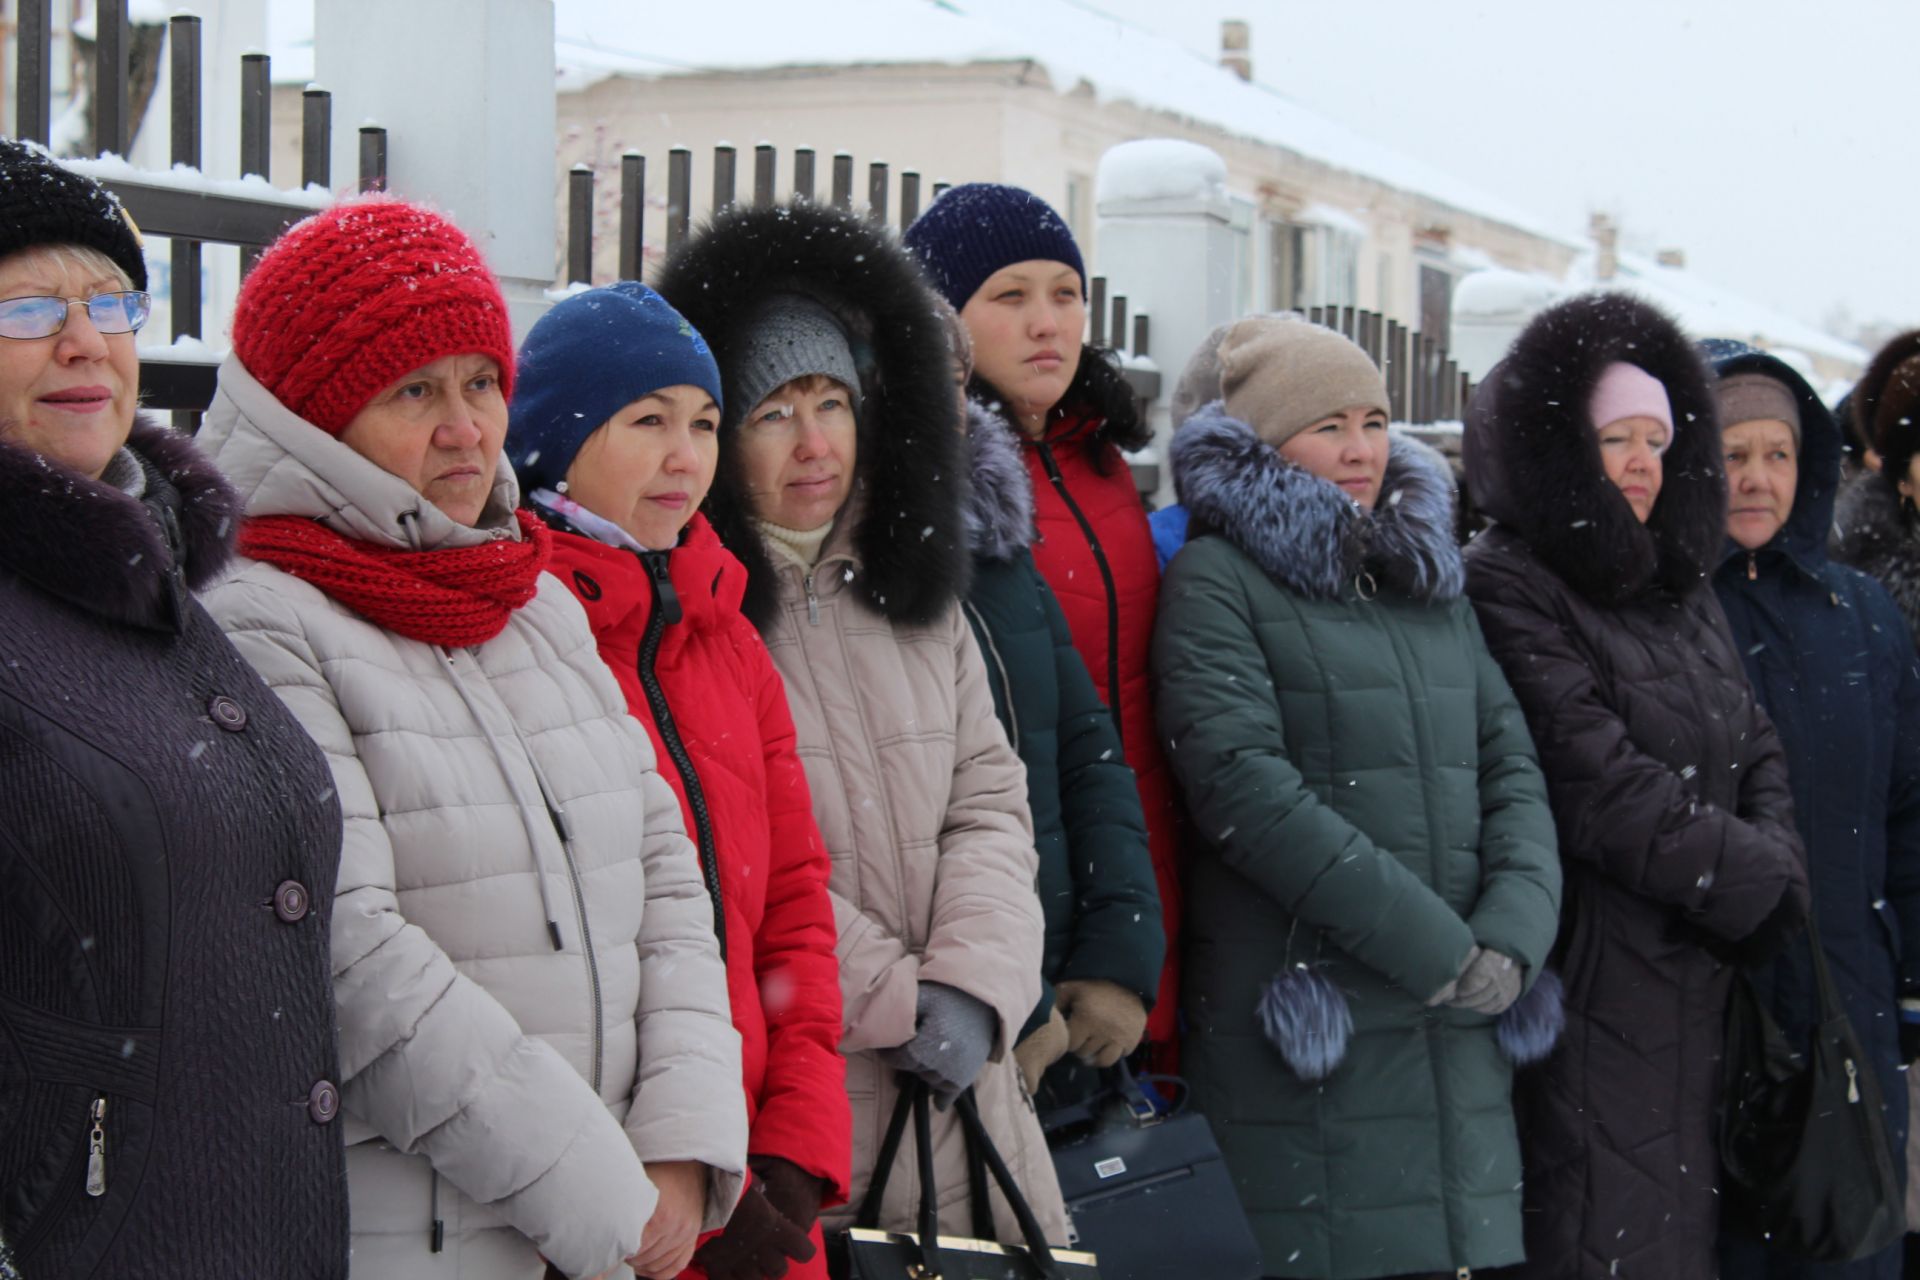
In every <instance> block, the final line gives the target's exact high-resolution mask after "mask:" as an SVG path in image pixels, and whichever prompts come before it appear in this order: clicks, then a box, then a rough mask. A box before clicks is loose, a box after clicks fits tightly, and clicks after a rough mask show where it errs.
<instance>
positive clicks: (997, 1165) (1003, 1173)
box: [953, 1087, 1064, 1280]
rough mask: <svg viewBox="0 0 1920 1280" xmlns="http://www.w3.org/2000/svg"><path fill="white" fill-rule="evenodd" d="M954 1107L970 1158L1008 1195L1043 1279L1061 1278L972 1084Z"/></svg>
mask: <svg viewBox="0 0 1920 1280" xmlns="http://www.w3.org/2000/svg"><path fill="white" fill-rule="evenodd" d="M953 1109H954V1110H955V1111H957V1112H959V1113H960V1124H961V1126H962V1127H963V1128H964V1129H965V1130H966V1135H967V1147H968V1151H969V1158H972V1157H973V1155H975V1154H977V1155H978V1157H979V1159H980V1160H981V1161H983V1162H984V1163H985V1165H986V1167H987V1172H989V1173H991V1174H992V1175H993V1180H994V1181H995V1182H997V1183H999V1184H1000V1194H1001V1195H1003V1196H1005V1197H1006V1198H1007V1207H1008V1208H1010V1209H1012V1210H1013V1217H1014V1220H1015V1221H1016V1222H1018V1223H1019V1224H1020V1234H1021V1235H1023V1236H1025V1237H1026V1240H1027V1252H1028V1253H1029V1254H1031V1255H1032V1257H1033V1263H1034V1265H1035V1266H1036V1267H1038V1268H1039V1269H1040V1274H1041V1275H1042V1276H1044V1277H1046V1280H1064V1273H1063V1272H1062V1271H1061V1270H1060V1263H1059V1262H1058V1261H1057V1260H1056V1259H1055V1258H1054V1256H1053V1250H1052V1249H1051V1248H1049V1247H1048V1245H1047V1234H1046V1232H1045V1231H1044V1230H1042V1229H1041V1226H1040V1219H1039V1218H1037V1217H1035V1216H1034V1213H1033V1206H1032V1205H1029V1204H1028V1203H1027V1198H1026V1196H1024V1195H1022V1194H1021V1191H1020V1185H1019V1184H1018V1183H1016V1182H1015V1181H1014V1180H1013V1171H1012V1170H1011V1169H1009V1168H1007V1162H1006V1161H1005V1160H1004V1159H1002V1158H1001V1155H1000V1150H999V1148H998V1147H995V1146H994V1145H993V1139H992V1138H989V1137H988V1136H987V1126H986V1125H985V1124H984V1123H983V1122H982V1121H981V1119H980V1105H979V1103H978V1102H976V1101H975V1100H974V1096H973V1089H972V1088H971V1087H968V1088H967V1089H965V1090H962V1091H961V1094H960V1096H959V1097H958V1098H956V1099H954V1103H953Z"/></svg>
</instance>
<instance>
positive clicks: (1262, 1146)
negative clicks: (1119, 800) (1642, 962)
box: [1154, 406, 1560, 1280]
mask: <svg viewBox="0 0 1920 1280" xmlns="http://www.w3.org/2000/svg"><path fill="white" fill-rule="evenodd" d="M1173 459H1174V467H1175V477H1176V480H1177V482H1178V484H1179V487H1180V492H1181V498H1182V500H1183V501H1184V502H1185V504H1186V506H1187V508H1188V510H1189V512H1190V513H1191V517H1192V535H1193V536H1192V540H1191V541H1190V542H1189V543H1188V544H1187V546H1186V547H1185V548H1184V549H1183V550H1182V551H1181V552H1180V553H1179V554H1178V555H1177V556H1176V557H1175V558H1174V560H1173V562H1172V564H1171V565H1169V566H1168V570H1167V579H1166V583H1165V586H1164V587H1163V589H1162V593H1161V605H1160V617H1159V624H1158V627H1157V630H1156V632H1155V636H1154V671H1155V675H1156V678H1157V680H1158V683H1159V712H1160V726H1161V731H1162V733H1163V734H1165V736H1166V737H1167V739H1168V741H1169V744H1170V758H1171V759H1172V761H1173V764H1174V769H1175V772H1176V773H1177V774H1178V776H1179V779H1180V782H1181V784H1182V786H1183V788H1184V790H1185V794H1186V797H1187V802H1188V805H1189V807H1190V809H1191V812H1192V815H1193V820H1194V823H1195V826H1196V827H1197V828H1198V831H1199V834H1200V836H1201V837H1202V841H1201V848H1200V850H1199V852H1198V854H1197V856H1196V858H1195V860H1194V865H1193V867H1192V870H1191V873H1190V881H1189V885H1188V890H1187V893H1188V897H1187V922H1186V929H1187V934H1186V937H1187V939H1188V951H1187V956H1186V966H1187V967H1186V979H1185V986H1184V991H1183V997H1182V998H1183V1003H1184V1007H1185V1011H1186V1016H1187V1019H1188V1038H1187V1040H1186V1042H1185V1046H1186V1047H1185V1067H1186V1074H1187V1076H1188V1078H1189V1081H1190V1083H1191V1084H1192V1086H1193V1094H1194V1100H1195V1102H1196V1103H1197V1105H1198V1106H1199V1107H1200V1108H1201V1110H1202V1111H1204V1113H1205V1114H1206V1115H1207V1116H1208V1118H1209V1119H1210V1120H1211V1121H1212V1123H1213V1127H1214V1131H1215V1133H1216V1134H1217V1136H1218V1138H1219V1140H1220V1145H1221V1148H1222V1150H1223V1152H1224V1154H1225V1156H1226V1159H1227V1163H1228V1166H1229V1168H1230V1169H1231V1171H1232V1173H1233V1176H1234V1180H1235V1182H1236V1184H1237V1185H1238V1187H1239V1189H1240V1194H1241V1199H1242V1202H1243V1204H1244V1205H1245V1207H1246V1209H1247V1212H1248V1215H1249V1217H1250V1218H1251V1219H1252V1222H1253V1226H1254V1231H1255V1234H1256V1235H1257V1236H1258V1238H1259V1240H1260V1244H1261V1248H1262V1250H1263V1251H1264V1253H1265V1269H1266V1271H1267V1273H1268V1274H1270V1275H1277V1276H1299V1277H1319V1278H1323V1280H1360V1278H1362V1277H1377V1276H1400V1275H1405V1274H1410V1273H1429V1272H1435V1271H1441V1270H1448V1271H1451V1270H1453V1269H1454V1268H1457V1267H1472V1268H1480V1267H1491V1266H1498V1265H1501V1264H1505V1263H1511V1262H1515V1261H1518V1260H1519V1259H1520V1257H1521V1230H1520V1152H1519V1145H1518V1141H1517V1139H1516V1137H1515V1133H1514V1124H1513V1115H1512V1109H1511V1106H1510V1104H1509V1094H1510V1087H1511V1072H1512V1068H1511V1066H1510V1064H1509V1062H1508V1061H1507V1059H1506V1057H1505V1056H1504V1055H1503V1052H1502V1048H1501V1043H1500V1039H1499V1038H1497V1037H1496V1034H1495V1028H1496V1021H1495V1019H1493V1018H1491V1017H1488V1016H1485V1015H1482V1014H1477V1013H1473V1012H1470V1011H1467V1010H1464V1009H1455V1008H1445V1007H1443V1008H1439V1009H1428V1008H1427V1007H1426V1005H1425V1002H1426V1001H1427V999H1428V998H1429V997H1431V996H1433V995H1434V994H1436V993H1437V992H1438V991H1440V989H1441V988H1442V987H1444V986H1445V985H1446V984H1447V983H1448V982H1450V981H1451V980H1452V979H1453V978H1454V977H1455V976H1456V974H1457V973H1458V972H1459V970H1460V968H1461V965H1462V963H1463V962H1464V961H1465V959H1466V958H1467V956H1468V953H1469V950H1470V949H1471V948H1472V947H1473V946H1474V945H1476V944H1478V945H1480V946H1482V947H1486V948H1490V949H1492V950H1494V951H1498V952H1500V953H1502V954H1504V955H1507V956H1511V957H1512V958H1513V959H1514V960H1516V961H1518V962H1519V963H1520V964H1521V965H1522V966H1524V968H1525V971H1526V975H1527V980H1528V981H1529V983H1531V982H1532V980H1533V979H1534V978H1535V977H1537V976H1538V974H1539V971H1540V966H1541V965H1542V964H1543V963H1544V961H1545V958H1546V955H1547V952H1548V950H1549V948H1550V947H1551V945H1552V943H1553V938H1554V933H1555V929H1556V927H1557V924H1558V910H1559V894H1560V870H1559V862H1558V857H1557V852H1556V847H1555V840H1554V828H1553V818H1552V815H1551V813H1550V812H1549V809H1548V806H1547V795H1546V787H1545V784H1544V782H1543V781H1542V778H1541V775H1540V770H1539V766H1538V764H1537V763H1536V760H1535V756H1534V750H1533V744H1532V741H1531V739H1530V738H1529V737H1528V734H1527V729H1526V724H1525V721H1524V720H1523V719H1522V717H1521V714H1520V711H1519V709H1518V707H1517V706H1516V705H1515V703H1514V699H1513V695H1512V693H1511V691H1510V690H1509V689H1508V687H1507V682H1506V680H1505V678H1504V677H1503V676H1502V675H1501V673H1500V669H1499V667H1498V666H1496V665H1495V664H1494V662H1493V659H1492V658H1491V657H1490V656H1489V655H1488V653H1487V649H1486V645H1485V643H1484V642H1483V641H1482V639H1481V636H1480V631H1479V627H1478V625H1477V624H1476V622H1475V620H1474V615H1473V611H1472V609H1471V608H1470V607H1469V606H1468V604H1467V603H1466V601H1465V600H1464V599H1462V598H1461V585H1462V579H1463V572H1462V569H1461V563H1460V556H1459V552H1458V550H1457V548H1455V546H1454V545H1453V541H1452V537H1451V529H1452V519H1453V517H1452V504H1453V493H1452V483H1451V479H1450V477H1449V475H1448V472H1447V470H1446V466H1445V463H1444V462H1443V461H1442V460H1441V459H1440V458H1439V457H1438V455H1437V454H1434V453H1433V452H1432V451H1431V450H1429V449H1427V448H1425V447H1424V446H1422V445H1419V444H1417V443H1416V442H1413V441H1410V440H1402V439H1396V440H1395V441H1394V442H1393V445H1392V453H1391V455H1390V460H1389V463H1388V468H1387V473H1386V479H1385V483H1384V485H1383V486H1382V493H1381V497H1380V500H1379V502H1378V504H1377V508H1376V510H1377V514H1374V515H1371V516H1370V515H1368V514H1367V513H1365V512H1364V511H1363V510H1362V509H1361V508H1359V507H1357V506H1355V505H1354V504H1353V503H1352V502H1350V501H1349V500H1348V499H1347V498H1346V497H1345V495H1344V494H1342V493H1341V492H1340V491H1339V490H1338V489H1336V488H1335V487H1334V486H1333V485H1332V484H1330V483H1328V482H1326V481H1323V480H1319V479H1316V478H1314V477H1313V476H1311V475H1309V474H1308V473H1306V472H1304V471H1301V470H1300V469H1298V468H1296V467H1294V466H1292V465H1291V464H1289V463H1287V462H1286V461H1285V460H1283V459H1282V458H1281V457H1280V455H1279V454H1278V453H1276V452H1275V451H1274V450H1272V449H1271V448H1269V447H1268V446H1266V445H1264V444H1262V443H1261V442H1260V441H1259V440H1258V439H1257V438H1256V437H1255V436H1254V435H1253V433H1252V431H1251V430H1250V429H1249V428H1248V427H1247V426H1246V425H1245V424H1243V423H1240V422H1237V421H1235V420H1233V419H1231V418H1228V417H1226V416H1225V414H1224V413H1223V412H1222V411H1221V410H1220V408H1219V406H1214V407H1212V408H1210V409H1208V410H1203V411H1202V413H1201V414H1199V415H1196V416H1195V417H1194V418H1192V419H1190V420H1189V421H1188V423H1187V424H1186V425H1185V426H1184V427H1183V428H1182V429H1181V431H1180V432H1179V434H1178V435H1177V436H1176V437H1175V442H1174V447H1173ZM1300 964H1306V965H1308V966H1310V968H1311V970H1312V971H1313V972H1315V973H1317V974H1319V975H1320V976H1322V977H1325V978H1326V979H1328V980H1329V981H1330V983H1331V986H1332V988H1333V989H1334V990H1336V991H1337V992H1338V993H1339V996H1337V997H1335V998H1334V1002H1335V1003H1336V1004H1337V1003H1338V1001H1339V999H1340V998H1341V997H1343V998H1344V1002H1345V1006H1346V1009H1347V1010H1348V1011H1350V1014H1351V1018H1352V1033H1351V1037H1350V1039H1349V1040H1348V1041H1347V1043H1346V1046H1345V1053H1344V1058H1343V1059H1341V1060H1340V1062H1339V1065H1338V1066H1337V1067H1336V1068H1334V1070H1333V1071H1332V1073H1331V1075H1329V1076H1328V1077H1327V1078H1326V1079H1325V1080H1323V1081H1322V1082H1321V1083H1319V1084H1306V1083H1303V1082H1302V1081H1301V1079H1300V1078H1299V1077H1298V1076H1296V1075H1295V1074H1294V1073H1293V1072H1292V1071H1291V1070H1290V1069H1289V1067H1288V1066H1287V1065H1286V1063H1285V1062H1283V1060H1282V1058H1281V1056H1280V1053H1279V1052H1278V1051H1277V1049H1276V1048H1275V1046H1274V1044H1273V1043H1270V1042H1269V1040H1268V1039H1267V1038H1266V1036H1265V1035H1263V1033H1262V1022H1261V1019H1260V1017H1259V1016H1258V1014H1257V1012H1256V1010H1257V1008H1258V1006H1259V1004H1260V1002H1261V998H1262V995H1263V993H1265V992H1266V991H1267V989H1268V987H1269V984H1270V983H1271V982H1272V980H1273V979H1274V977H1275V975H1276V974H1280V973H1282V972H1284V971H1286V970H1288V969H1289V968H1290V967H1291V966H1295V965H1300ZM1539 994H1540V997H1541V998H1542V999H1546V998H1548V997H1547V991H1546V989H1545V988H1543V989H1542V990H1541V992H1540V993H1539ZM1530 999H1531V997H1529V1000H1530ZM1529 1000H1523V1001H1522V1003H1521V1005H1520V1006H1518V1007H1517V1009H1518V1010H1525V1009H1527V1008H1528V1007H1529ZM1512 1016H1513V1015H1512V1014H1510V1015H1509V1017H1512ZM1331 1039H1333V1040H1336V1041H1337V1037H1331ZM1317 1047H1318V1048H1321V1049H1325V1048H1327V1046H1325V1045H1320V1046H1317ZM1336 1052H1337V1051H1336Z"/></svg>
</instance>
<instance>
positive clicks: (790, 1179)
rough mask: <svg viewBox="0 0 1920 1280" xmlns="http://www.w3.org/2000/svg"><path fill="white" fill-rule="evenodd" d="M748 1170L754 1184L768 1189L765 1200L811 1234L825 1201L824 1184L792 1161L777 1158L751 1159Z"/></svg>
mask: <svg viewBox="0 0 1920 1280" xmlns="http://www.w3.org/2000/svg"><path fill="white" fill-rule="evenodd" d="M747 1166H748V1167H749V1168H751V1169H752V1170H753V1176H754V1180H755V1181H757V1182H758V1183H759V1184H760V1185H761V1186H763V1187H765V1188H766V1189H767V1199H769V1200H771V1201H773V1207H774V1208H776V1209H778V1210H779V1211H780V1213H781V1215H782V1216H784V1217H785V1218H786V1220H787V1221H788V1222H791V1223H792V1224H793V1225H794V1226H796V1227H799V1228H800V1230H802V1231H811V1230H813V1224H814V1222H815V1221H816V1220H817V1219H818V1218H819V1217H820V1202H821V1201H823V1200H825V1199H826V1198H827V1181H826V1179H825V1178H816V1177H814V1176H813V1175H812V1174H810V1173H808V1172H807V1171H806V1170H805V1169H802V1168H801V1167H800V1166H799V1165H797V1164H795V1163H793V1161H791V1160H782V1159H781V1158H780V1157H779V1156H751V1157H749V1158H748V1160H747Z"/></svg>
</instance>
